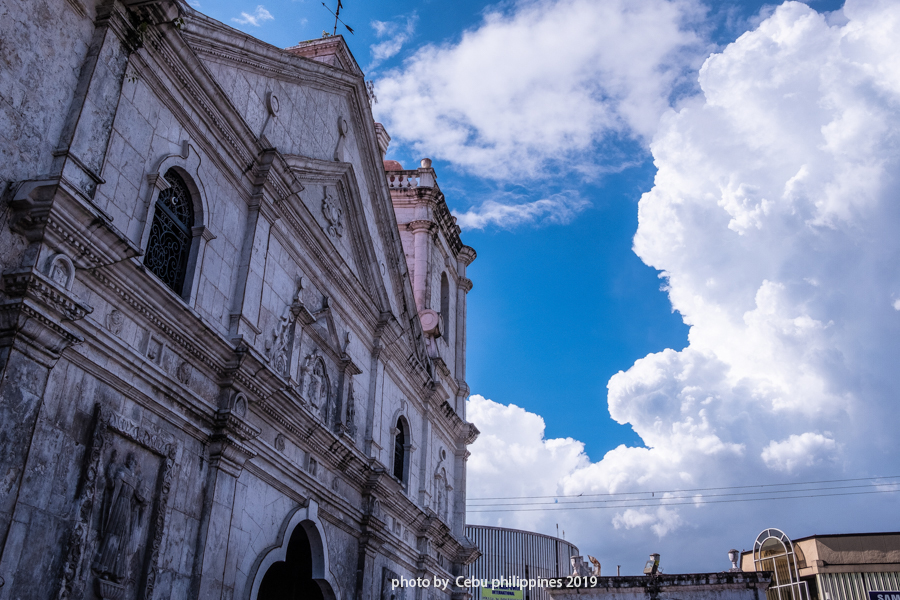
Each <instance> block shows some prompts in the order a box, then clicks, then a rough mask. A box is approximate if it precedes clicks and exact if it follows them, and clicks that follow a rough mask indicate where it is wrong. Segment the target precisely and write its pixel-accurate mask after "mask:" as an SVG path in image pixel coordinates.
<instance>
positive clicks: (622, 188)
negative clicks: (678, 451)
mask: <svg viewBox="0 0 900 600" xmlns="http://www.w3.org/2000/svg"><path fill="white" fill-rule="evenodd" d="M326 4H327V5H328V8H330V9H332V10H333V9H334V8H335V3H334V2H333V1H331V2H326ZM840 4H841V3H840V2H836V1H834V0H820V1H818V2H813V3H811V5H812V6H815V7H816V8H817V9H819V10H833V9H835V8H838V7H839V6H840ZM195 6H196V4H195ZM259 6H262V7H263V8H264V11H265V12H263V14H264V15H265V14H266V13H268V14H270V15H271V18H266V17H263V18H262V19H259V18H256V17H255V15H256V13H257V11H258V10H259V9H258V7H259ZM766 6H771V5H766V4H765V3H762V2H758V1H753V2H722V3H716V8H714V9H712V10H710V13H711V14H710V15H709V18H708V19H707V20H704V21H703V22H702V23H699V24H698V26H699V27H703V28H707V29H711V30H712V31H709V32H707V33H708V34H709V35H710V36H711V43H715V44H718V45H724V44H727V43H728V42H731V41H733V40H734V39H735V38H736V37H737V36H739V35H740V34H741V33H743V32H744V30H745V28H746V27H748V26H749V23H750V22H751V20H752V19H754V18H755V17H756V16H757V15H758V14H759V13H760V10H763V9H764V7H766ZM199 7H200V9H201V10H202V11H203V12H205V13H206V14H208V15H210V16H212V17H214V18H216V19H219V20H220V21H222V22H223V23H226V24H228V25H231V26H232V27H236V28H238V29H240V30H242V31H245V32H247V33H249V34H252V35H254V36H255V37H258V38H260V39H262V40H264V41H266V42H269V43H271V44H274V45H276V46H281V47H286V46H290V45H293V44H295V43H296V42H298V41H301V40H306V39H312V38H315V37H319V36H320V35H321V33H322V31H323V30H328V31H329V32H330V31H332V28H333V26H334V17H332V16H331V13H329V12H328V11H327V10H326V8H325V7H323V6H322V3H321V2H318V1H316V0H299V1H298V0H280V1H266V2H264V3H263V4H259V3H258V2H245V1H234V0H219V1H217V2H215V3H213V2H209V1H203V0H201V3H200V5H199ZM513 7H514V4H513V3H496V2H483V1H471V0H469V1H461V2H436V1H433V0H430V1H426V2H408V1H407V2H403V1H381V2H357V1H354V0H347V1H346V2H344V7H343V9H342V12H341V18H342V20H343V21H344V22H346V23H347V24H348V25H350V26H351V27H352V28H353V30H354V32H355V33H354V34H352V35H351V34H350V33H349V32H348V31H347V30H346V29H345V28H344V27H343V26H342V25H340V24H339V25H338V33H340V34H342V35H343V36H344V38H345V39H346V40H347V43H348V44H349V46H350V48H351V51H352V52H353V53H354V56H355V57H356V60H357V62H359V64H360V66H361V67H363V68H364V69H366V68H367V67H368V66H370V65H372V64H373V62H374V60H375V56H374V55H375V52H373V46H377V45H378V44H379V43H383V42H384V41H385V38H384V37H379V36H378V35H377V34H378V30H377V29H376V27H374V26H373V23H374V22H376V21H377V22H383V23H390V24H392V25H396V26H397V28H398V29H399V30H403V29H404V28H405V27H406V25H407V23H408V22H409V21H410V19H412V20H413V23H414V25H413V27H412V31H411V33H410V34H409V36H408V39H407V40H405V41H404V42H403V46H402V47H401V48H400V50H399V51H398V52H397V53H396V54H395V55H393V56H392V57H390V58H388V59H386V60H384V61H383V62H381V63H380V64H378V65H377V66H376V67H375V68H374V69H367V75H370V74H371V78H372V79H373V80H375V81H376V82H377V81H378V78H379V75H380V74H383V73H386V72H389V71H390V70H391V69H398V68H402V64H403V60H404V59H405V58H407V57H408V56H410V55H411V54H413V53H415V51H416V50H417V49H418V48H419V47H421V46H423V45H426V44H437V45H440V44H452V43H454V42H456V41H458V40H459V38H460V37H461V36H462V34H463V32H464V31H466V30H467V29H471V28H473V27H475V26H477V25H478V24H479V23H480V22H481V20H482V18H483V15H484V13H485V11H487V10H501V11H510V10H512V9H513ZM242 13H247V14H249V15H251V16H254V21H255V22H257V23H258V25H254V23H253V21H251V22H243V23H242V22H241V21H247V19H246V17H245V16H244V17H242ZM573 18H574V15H573ZM486 67H487V66H486ZM388 132H389V133H392V132H391V131H390V130H389V131H388ZM613 145H614V146H616V150H617V151H620V152H621V154H620V155H617V156H616V157H615V160H614V161H613V162H612V164H611V166H612V167H613V168H615V169H619V168H622V166H623V165H626V164H627V165H630V166H628V167H626V168H623V169H622V171H621V172H620V173H612V174H608V175H603V176H600V177H598V179H597V180H596V181H578V179H577V178H576V179H571V178H567V173H566V169H565V168H564V167H557V168H555V169H554V173H553V175H551V176H549V177H548V178H547V179H549V180H551V181H537V182H535V181H534V180H526V181H522V182H517V181H515V180H513V181H503V182H500V183H498V182H495V181H492V180H491V178H490V177H477V176H473V175H471V174H470V173H468V172H467V170H466V169H465V168H459V167H457V166H456V165H454V164H453V163H452V162H450V161H447V160H441V159H440V158H437V159H436V160H435V168H436V170H437V173H438V183H439V184H440V185H441V189H442V190H444V192H445V195H446V197H447V202H448V204H449V205H450V208H451V210H454V211H457V212H465V211H466V210H467V209H469V208H470V207H471V206H473V205H478V204H480V203H481V202H483V201H484V200H486V199H489V198H491V197H494V196H495V195H496V194H512V195H514V196H515V199H516V202H517V203H523V204H524V203H527V202H529V201H534V200H538V199H540V198H542V197H544V196H546V195H547V194H552V193H555V192H560V191H563V190H571V189H573V188H574V189H577V190H578V194H579V196H580V197H582V198H584V199H586V200H587V201H588V202H589V203H590V207H589V208H586V209H584V210H583V212H581V213H579V214H578V216H577V217H576V218H574V219H572V220H571V222H569V223H566V224H564V225H558V224H543V223H541V222H540V220H539V221H538V222H537V223H528V224H525V225H523V226H511V227H504V226H503V225H499V226H498V225H492V226H488V227H485V228H484V229H477V230H467V231H465V232H464V234H463V239H464V241H465V242H466V243H467V244H469V245H470V246H472V247H474V248H475V249H476V251H477V252H478V259H477V260H476V261H475V263H473V265H472V267H471V268H470V274H471V279H472V280H473V281H474V282H475V288H474V291H473V292H472V293H471V294H470V295H469V302H470V305H469V349H468V351H469V359H468V360H469V371H468V380H469V383H470V387H471V389H472V390H473V393H478V394H482V395H485V396H487V397H489V398H493V399H495V400H497V401H501V402H505V403H509V402H514V403H516V404H518V405H519V406H522V407H524V408H527V409H528V410H532V411H535V412H537V413H538V414H541V415H543V417H544V419H545V421H546V423H547V436H548V437H574V438H575V439H578V440H581V441H582V442H584V444H585V447H586V450H587V452H588V454H589V455H590V456H591V457H593V458H600V457H601V456H602V455H603V454H604V453H605V452H606V451H608V450H610V449H612V448H614V447H616V446H618V445H619V444H620V443H624V444H627V445H642V442H641V440H640V438H639V437H638V436H636V435H635V434H634V432H633V431H632V430H631V428H630V427H628V426H627V425H619V424H618V423H616V422H614V421H613V420H612V419H610V417H609V411H608V410H607V407H606V382H607V381H608V380H609V378H610V377H611V376H612V375H614V374H615V373H616V372H618V371H620V370H627V369H628V368H629V367H630V366H631V365H632V364H633V363H634V361H635V360H637V359H638V358H641V357H643V356H646V355H647V354H649V353H650V352H655V351H659V350H662V349H664V348H674V349H679V350H680V349H681V348H683V347H684V346H685V345H687V327H686V326H685V325H684V324H683V323H682V319H681V317H680V315H678V314H677V313H673V311H672V307H671V304H670V303H669V301H668V299H667V297H666V295H665V293H664V292H662V291H660V287H661V285H663V283H664V282H662V281H660V279H659V277H658V276H659V273H658V272H657V271H656V270H654V269H652V268H650V267H648V266H647V265H645V264H643V263H642V262H641V260H640V259H639V258H638V257H637V256H636V255H635V254H634V253H633V252H632V251H631V238H632V237H633V236H634V233H635V231H636V229H637V202H638V200H639V199H640V196H641V194H643V193H644V192H646V191H648V190H649V189H650V188H651V187H652V184H653V175H654V173H655V169H654V168H653V164H652V157H651V156H650V154H649V152H647V149H646V148H641V147H640V145H638V144H634V143H633V140H628V139H625V140H615V141H614V142H613ZM425 146H426V147H427V142H426V143H425ZM423 156H424V154H421V153H417V152H416V151H415V149H413V148H410V147H409V144H405V145H404V144H403V140H402V139H401V140H397V139H395V141H394V142H393V145H392V147H391V148H390V150H389V153H388V157H389V158H393V159H396V160H400V161H401V163H402V164H403V165H404V166H406V167H407V168H414V167H415V166H416V165H417V163H418V160H419V159H420V158H422V157H423ZM559 178H567V180H566V181H565V182H564V183H561V182H558V181H556V182H554V181H552V180H553V179H559Z"/></svg>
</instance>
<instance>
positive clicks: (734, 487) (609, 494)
mask: <svg viewBox="0 0 900 600" xmlns="http://www.w3.org/2000/svg"><path fill="white" fill-rule="evenodd" d="M882 479H900V475H887V476H884V477H857V478H855V479H823V480H821V481H798V482H795V483H760V484H756V485H733V486H729V487H709V488H689V489H683V490H648V491H646V492H613V493H607V494H555V495H553V496H497V497H491V498H487V497H486V498H469V500H473V501H478V500H531V499H543V498H590V497H598V496H629V495H635V494H677V493H679V492H707V491H718V490H744V489H752V488H766V487H787V486H798V485H816V484H820V483H846V482H850V481H875V480H882ZM785 491H790V490H785Z"/></svg>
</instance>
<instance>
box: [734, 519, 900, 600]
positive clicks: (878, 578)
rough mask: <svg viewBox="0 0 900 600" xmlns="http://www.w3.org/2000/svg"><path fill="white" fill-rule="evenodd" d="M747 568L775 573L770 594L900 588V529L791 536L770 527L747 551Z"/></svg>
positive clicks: (834, 597) (785, 598) (834, 599)
mask: <svg viewBox="0 0 900 600" xmlns="http://www.w3.org/2000/svg"><path fill="white" fill-rule="evenodd" d="M741 569H742V570H743V571H745V572H753V571H762V570H765V571H771V572H773V573H774V574H775V579H774V580H773V583H772V587H771V588H770V589H769V592H768V596H769V600H806V598H810V599H812V600H868V598H869V596H868V592H871V591H900V533H858V534H839V535H811V536H807V537H803V538H799V539H796V540H791V539H790V538H789V537H788V536H787V535H786V534H785V533H784V532H782V531H781V530H779V529H774V528H770V529H766V530H764V531H763V532H762V533H760V534H759V536H757V538H756V540H755V542H754V544H753V550H752V551H746V552H743V553H742V554H741Z"/></svg>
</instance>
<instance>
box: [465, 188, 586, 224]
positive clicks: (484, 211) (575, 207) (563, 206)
mask: <svg viewBox="0 0 900 600" xmlns="http://www.w3.org/2000/svg"><path fill="white" fill-rule="evenodd" d="M590 205H591V203H590V201H588V200H585V199H584V198H582V197H580V196H579V195H578V194H576V193H573V192H561V193H558V194H553V195H551V196H549V197H547V198H542V199H540V200H534V201H531V202H522V203H519V204H514V203H505V202H497V201H496V200H487V201H485V202H483V203H482V204H481V205H480V206H478V207H476V208H472V209H470V210H468V211H466V212H464V213H460V212H455V213H454V216H455V217H456V219H457V223H458V224H459V226H460V227H462V228H463V229H484V228H485V227H488V226H490V225H494V226H497V227H502V228H505V229H512V228H514V227H518V226H519V225H541V224H562V225H564V224H566V223H570V222H571V221H572V220H573V219H574V218H575V217H576V216H578V213H580V212H582V211H583V210H585V209H586V208H588V207H589V206H590Z"/></svg>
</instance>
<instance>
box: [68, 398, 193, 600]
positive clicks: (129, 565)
mask: <svg viewBox="0 0 900 600" xmlns="http://www.w3.org/2000/svg"><path fill="white" fill-rule="evenodd" d="M176 452H177V447H176V445H175V443H174V442H173V441H172V439H171V437H170V436H168V435H166V434H164V433H161V432H159V431H156V430H151V429H148V428H146V427H142V426H140V425H138V424H137V423H134V422H133V421H130V420H128V419H126V418H124V417H122V416H120V415H117V414H115V413H112V412H110V411H108V410H106V409H103V408H102V407H101V406H100V405H97V407H96V409H95V425H94V433H93V437H92V440H91V446H90V450H89V452H88V454H87V456H86V464H85V467H84V468H85V472H84V475H83V482H84V485H83V486H82V488H81V493H80V495H79V497H78V498H77V508H76V512H75V514H76V522H75V527H74V528H73V530H72V533H71V534H70V536H69V543H68V548H69V550H68V553H67V555H66V561H65V564H64V565H63V571H62V578H61V579H62V580H61V585H60V590H59V593H58V595H57V598H58V599H60V600H61V599H69V598H90V597H93V598H98V599H100V600H113V599H115V600H138V599H139V598H152V597H153V588H154V586H155V584H156V577H157V573H158V567H159V565H158V561H159V552H160V545H161V542H162V537H163V533H164V531H165V521H166V507H167V505H168V500H169V491H170V489H171V486H172V480H173V478H174V471H175V456H176ZM86 586H90V587H89V588H87V589H86Z"/></svg>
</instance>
